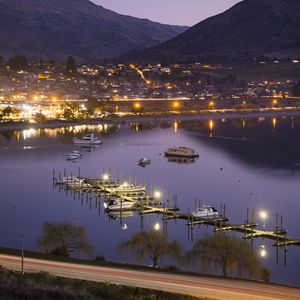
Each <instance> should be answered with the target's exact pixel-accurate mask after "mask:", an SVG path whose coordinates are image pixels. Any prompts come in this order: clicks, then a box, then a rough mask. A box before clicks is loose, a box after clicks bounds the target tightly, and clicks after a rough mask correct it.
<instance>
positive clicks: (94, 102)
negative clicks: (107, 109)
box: [86, 97, 104, 116]
mask: <svg viewBox="0 0 300 300" xmlns="http://www.w3.org/2000/svg"><path fill="white" fill-rule="evenodd" d="M103 107H104V103H103V101H98V99H97V98H94V97H90V98H89V99H88V101H87V104H86V108H87V113H88V114H89V116H91V115H92V114H93V113H94V112H95V111H96V110H97V109H100V108H103Z"/></svg>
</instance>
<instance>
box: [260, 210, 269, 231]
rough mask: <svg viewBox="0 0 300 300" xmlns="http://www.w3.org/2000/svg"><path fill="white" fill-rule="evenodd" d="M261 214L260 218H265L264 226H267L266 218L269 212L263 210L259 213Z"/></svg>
mask: <svg viewBox="0 0 300 300" xmlns="http://www.w3.org/2000/svg"><path fill="white" fill-rule="evenodd" d="M259 216H260V218H261V219H262V220H263V228H265V227H266V219H267V218H268V214H267V212H266V211H264V210H262V211H261V212H260V213H259Z"/></svg>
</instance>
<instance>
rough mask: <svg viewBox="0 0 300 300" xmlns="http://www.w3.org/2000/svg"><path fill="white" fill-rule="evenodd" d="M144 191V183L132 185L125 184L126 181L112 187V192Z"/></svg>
mask: <svg viewBox="0 0 300 300" xmlns="http://www.w3.org/2000/svg"><path fill="white" fill-rule="evenodd" d="M145 191H146V187H145V186H144V185H134V184H127V183H123V184H121V185H120V186H118V187H116V188H113V189H112V193H116V194H127V193H128V194H129V193H140V192H145Z"/></svg>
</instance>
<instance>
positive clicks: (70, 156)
mask: <svg viewBox="0 0 300 300" xmlns="http://www.w3.org/2000/svg"><path fill="white" fill-rule="evenodd" d="M80 158H81V154H80V153H79V151H76V150H74V151H72V152H70V153H68V154H67V160H76V159H80Z"/></svg>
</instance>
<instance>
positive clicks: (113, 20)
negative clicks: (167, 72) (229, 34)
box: [0, 0, 187, 61]
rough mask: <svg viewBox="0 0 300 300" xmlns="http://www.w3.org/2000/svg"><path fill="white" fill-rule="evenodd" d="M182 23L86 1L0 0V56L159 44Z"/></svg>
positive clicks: (89, 56) (111, 51) (108, 53)
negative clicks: (120, 11) (142, 16)
mask: <svg viewBox="0 0 300 300" xmlns="http://www.w3.org/2000/svg"><path fill="white" fill-rule="evenodd" d="M186 29H187V27H181V26H171V25H164V24H160V23H156V22H151V21H149V20H146V19H138V18H134V17H130V16H124V15H120V14H117V13H115V12H113V11H110V10H107V9H105V8H103V7H102V6H98V5H96V4H94V3H92V2H90V1H88V0H0V40H1V43H0V55H3V56H9V55H13V54H16V53H22V54H26V55H27V56H29V57H30V58H52V59H58V60H62V59H65V57H66V56H68V55H73V56H75V57H76V58H77V59H80V60H85V61H86V60H89V61H93V60H97V59H99V58H111V57H116V56H119V55H121V54H122V53H125V52H127V51H128V50H130V49H135V48H145V47H150V46H154V45H157V44H160V43H161V42H163V41H166V40H168V39H170V38H172V37H174V36H176V35H177V34H179V33H182V32H183V31H185V30H186Z"/></svg>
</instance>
